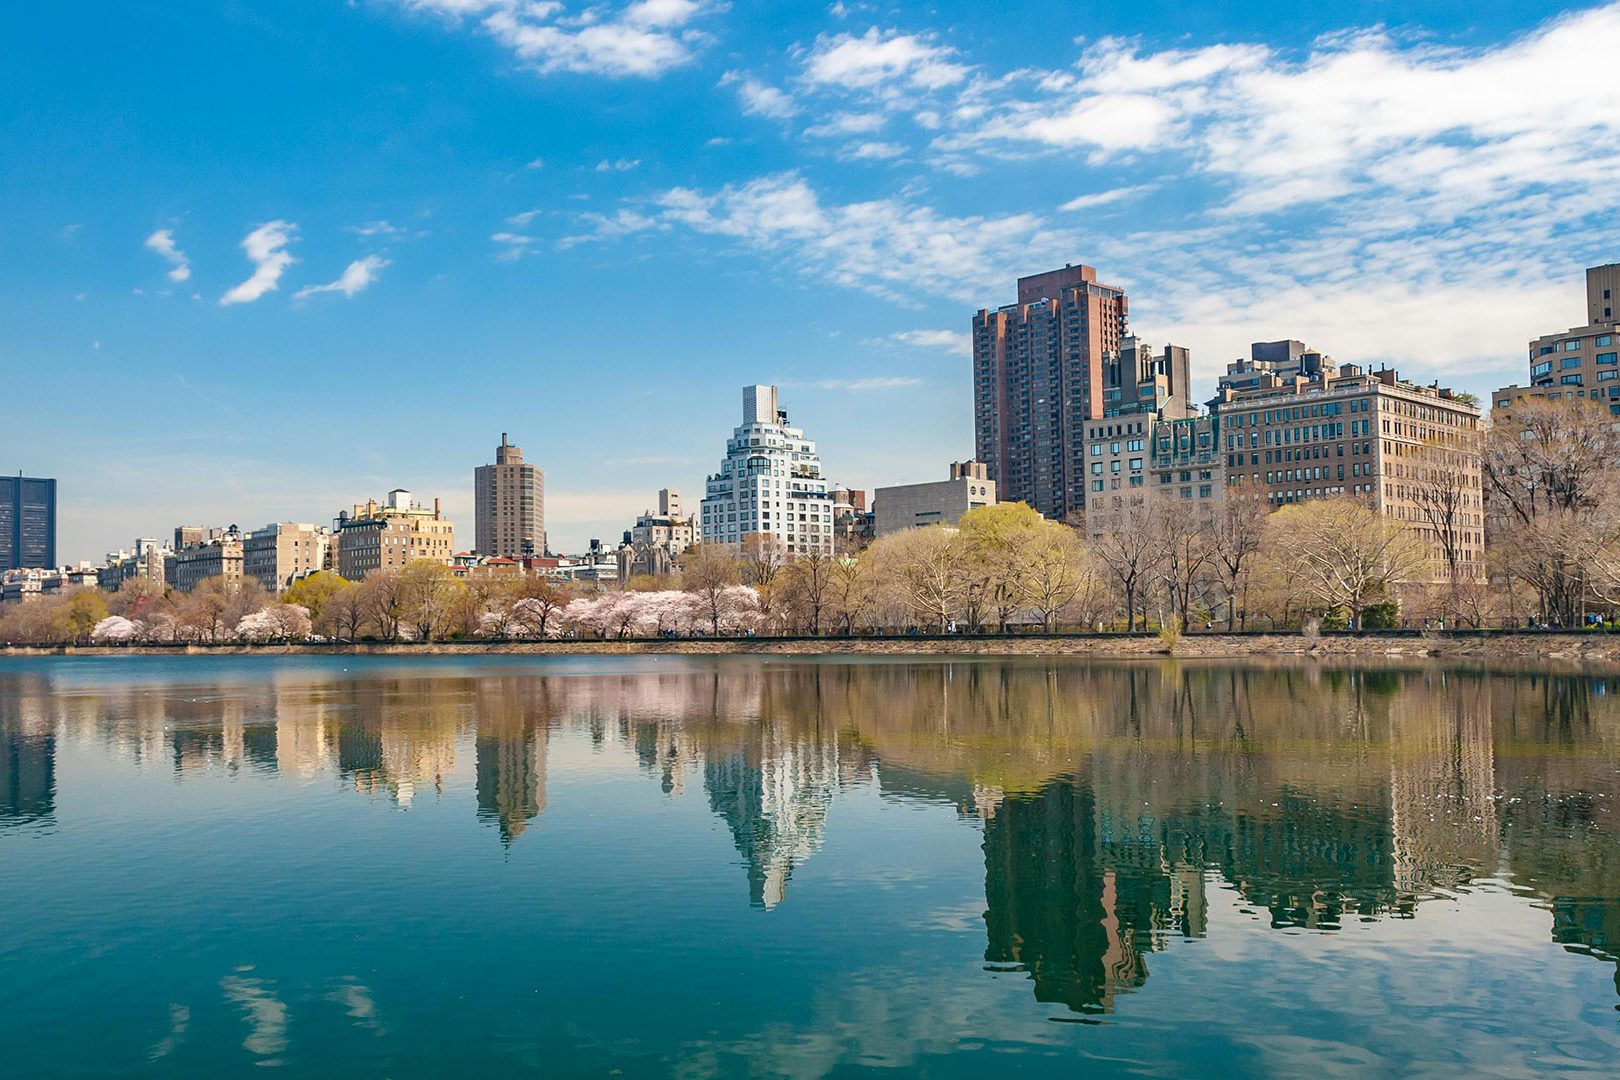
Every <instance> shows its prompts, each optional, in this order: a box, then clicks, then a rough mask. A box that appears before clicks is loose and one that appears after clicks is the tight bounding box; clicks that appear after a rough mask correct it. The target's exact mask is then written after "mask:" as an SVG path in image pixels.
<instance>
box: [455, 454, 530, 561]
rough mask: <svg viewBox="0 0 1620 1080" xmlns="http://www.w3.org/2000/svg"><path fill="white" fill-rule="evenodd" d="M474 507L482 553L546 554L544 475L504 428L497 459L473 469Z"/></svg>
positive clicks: (509, 555) (507, 555) (504, 555)
mask: <svg viewBox="0 0 1620 1080" xmlns="http://www.w3.org/2000/svg"><path fill="white" fill-rule="evenodd" d="M473 506H474V511H475V517H476V519H477V520H476V522H475V546H474V548H473V550H474V551H476V552H477V553H478V554H480V555H496V556H500V557H502V558H507V559H523V558H533V557H535V556H539V555H544V554H545V553H546V474H545V473H544V472H542V471H541V469H540V467H539V466H538V465H528V464H525V463H524V461H523V451H522V450H520V449H518V448H517V447H515V446H513V445H512V444H511V443H509V442H507V441H506V433H505V432H504V431H503V432H501V445H500V446H498V447H496V448H495V464H493V465H480V466H478V468H476V469H474V470H473Z"/></svg>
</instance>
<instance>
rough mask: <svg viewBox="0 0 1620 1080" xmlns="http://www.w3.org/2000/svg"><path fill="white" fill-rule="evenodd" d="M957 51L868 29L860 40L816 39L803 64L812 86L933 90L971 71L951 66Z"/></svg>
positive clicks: (846, 37) (844, 37) (923, 39)
mask: <svg viewBox="0 0 1620 1080" xmlns="http://www.w3.org/2000/svg"><path fill="white" fill-rule="evenodd" d="M955 55H956V50H955V49H951V48H948V47H946V46H943V45H935V44H933V43H932V42H931V41H930V40H929V39H928V38H926V37H918V36H916V35H913V34H901V33H898V32H896V31H893V30H890V31H882V30H879V29H878V28H877V27H873V28H872V29H870V30H868V31H867V32H866V33H865V34H863V35H861V36H860V37H856V36H855V35H853V34H834V35H830V36H829V35H826V34H823V35H822V36H820V37H818V38H817V39H816V43H815V45H814V46H813V47H812V48H811V49H810V52H809V54H808V56H807V57H806V59H805V64H804V78H805V80H806V81H807V82H809V83H812V84H816V83H819V84H824V85H832V86H838V87H844V88H850V87H857V88H876V87H880V86H901V87H909V88H912V89H923V90H937V89H940V88H942V87H946V86H951V85H954V84H956V83H959V82H961V81H962V80H963V79H965V78H966V77H967V75H968V73H969V71H970V70H971V69H970V68H969V67H967V66H966V65H964V64H959V63H957V62H955V60H954V59H953V57H954V56H955Z"/></svg>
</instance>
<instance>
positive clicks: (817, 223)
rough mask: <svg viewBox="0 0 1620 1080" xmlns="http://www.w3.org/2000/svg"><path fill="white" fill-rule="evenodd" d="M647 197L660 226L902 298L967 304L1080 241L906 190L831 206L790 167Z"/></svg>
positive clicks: (1068, 252) (1023, 217)
mask: <svg viewBox="0 0 1620 1080" xmlns="http://www.w3.org/2000/svg"><path fill="white" fill-rule="evenodd" d="M653 202H654V203H655V205H656V207H657V210H656V212H655V213H653V214H651V215H649V216H652V217H653V218H654V219H655V220H656V221H658V222H660V223H662V224H666V225H669V226H672V227H674V228H676V229H687V230H691V231H693V232H697V233H701V234H706V235H711V236H715V237H720V238H725V239H730V240H735V241H737V242H738V243H739V244H740V246H741V247H742V248H743V249H744V250H746V251H749V252H756V253H757V252H761V251H764V252H768V253H780V254H784V255H787V256H788V257H789V258H790V260H791V261H792V262H793V264H794V265H795V266H796V267H797V268H799V269H801V270H808V271H809V272H811V273H814V274H816V275H819V276H821V277H822V278H824V279H826V280H830V281H833V282H835V283H837V284H840V285H846V286H849V287H851V288H862V289H867V290H869V291H873V292H876V293H879V294H880V295H883V296H886V297H889V298H891V299H895V300H898V301H900V302H912V303H916V302H917V300H918V298H919V296H922V295H926V296H929V297H939V296H948V297H953V298H956V299H958V300H962V301H964V302H972V301H973V300H974V299H977V298H980V297H982V296H984V295H986V294H987V293H990V290H993V289H996V288H998V287H999V286H1003V285H1004V283H1005V282H1006V281H1010V280H1011V279H1012V277H1013V276H1015V275H1016V273H1018V272H1019V268H1020V267H1026V266H1028V265H1030V263H1031V261H1033V262H1034V263H1036V264H1044V263H1046V262H1048V261H1051V260H1056V261H1057V262H1058V263H1062V262H1063V261H1064V259H1065V258H1069V259H1072V258H1073V251H1074V250H1075V247H1076V240H1075V237H1074V235H1073V234H1071V233H1068V232H1066V231H1064V230H1062V229H1056V228H1053V227H1052V224H1051V221H1050V220H1049V219H1048V218H1047V217H1045V216H1042V215H1037V214H1010V215H1002V216H995V217H981V216H976V215H968V216H954V215H948V214H943V213H940V212H939V211H937V210H935V209H933V208H932V207H929V206H926V205H922V204H919V203H915V202H912V201H909V200H907V199H905V198H903V197H895V198H888V199H875V200H869V201H864V202H853V203H844V204H839V203H829V202H826V201H824V200H823V199H822V197H821V196H820V194H819V193H818V192H817V191H816V190H815V189H814V188H812V187H811V186H810V184H809V182H808V181H806V180H805V179H804V177H802V176H800V175H799V174H797V173H791V172H790V173H778V174H775V175H772V176H765V177H760V178H759V179H756V180H751V181H748V182H746V183H743V184H735V185H732V184H728V185H726V186H724V187H722V188H720V189H719V190H717V191H713V192H703V191H697V190H694V189H691V188H674V189H672V190H669V191H666V192H664V193H663V194H662V195H659V196H656V197H655V198H654V200H653ZM992 295H993V294H992Z"/></svg>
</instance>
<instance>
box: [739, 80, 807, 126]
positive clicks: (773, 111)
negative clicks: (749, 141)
mask: <svg viewBox="0 0 1620 1080" xmlns="http://www.w3.org/2000/svg"><path fill="white" fill-rule="evenodd" d="M731 83H735V84H736V86H737V100H738V101H739V102H740V103H741V105H742V111H743V112H745V113H747V114H748V115H750V116H764V117H767V118H769V119H771V120H787V119H790V118H791V117H793V116H794V115H796V114H797V113H798V111H799V107H798V106H797V105H795V104H794V103H793V98H792V96H791V95H789V94H787V93H786V92H784V91H782V90H780V89H778V88H777V87H774V86H770V85H768V84H766V83H763V82H761V81H759V80H758V79H756V78H754V77H753V76H751V75H743V74H741V73H739V72H735V71H728V72H726V75H725V77H724V78H722V79H721V80H720V85H722V86H725V85H727V84H731Z"/></svg>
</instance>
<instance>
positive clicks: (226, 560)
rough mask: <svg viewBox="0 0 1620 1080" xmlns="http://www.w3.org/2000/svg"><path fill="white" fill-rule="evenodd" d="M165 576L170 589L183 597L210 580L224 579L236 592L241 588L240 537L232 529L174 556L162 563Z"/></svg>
mask: <svg viewBox="0 0 1620 1080" xmlns="http://www.w3.org/2000/svg"><path fill="white" fill-rule="evenodd" d="M164 576H165V577H166V578H167V579H168V583H169V587H170V588H173V589H175V590H177V591H179V592H183V593H189V592H190V591H191V590H192V589H195V588H196V587H197V586H198V585H200V584H202V583H203V582H204V581H206V580H207V579H208V578H211V577H220V578H224V579H225V587H226V588H227V589H231V590H234V589H236V588H237V587H238V586H240V585H241V584H242V534H241V533H240V532H238V531H237V530H236V527H235V526H232V527H231V528H229V529H226V530H225V531H224V532H223V533H221V534H220V535H218V536H215V537H213V538H212V539H209V540H204V541H202V542H201V543H194V544H191V545H189V546H187V547H183V548H181V549H180V550H178V551H175V552H173V553H172V554H170V555H169V556H168V557H167V558H166V559H165V565H164Z"/></svg>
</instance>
